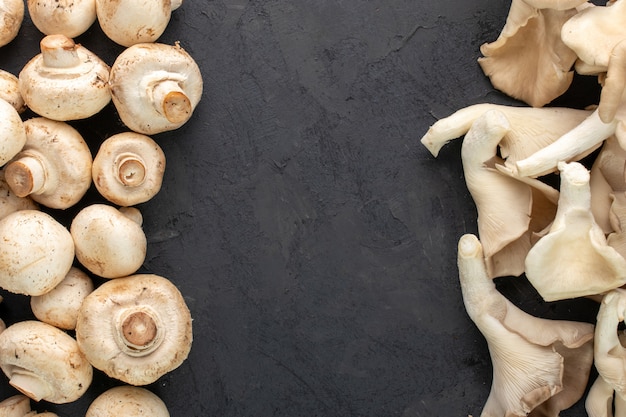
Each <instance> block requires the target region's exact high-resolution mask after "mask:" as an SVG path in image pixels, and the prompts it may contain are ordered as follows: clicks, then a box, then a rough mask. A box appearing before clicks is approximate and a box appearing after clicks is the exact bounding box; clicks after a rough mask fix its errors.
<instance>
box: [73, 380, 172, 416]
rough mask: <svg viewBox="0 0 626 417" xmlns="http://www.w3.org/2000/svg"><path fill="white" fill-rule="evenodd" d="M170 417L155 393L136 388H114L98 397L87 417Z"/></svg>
mask: <svg viewBox="0 0 626 417" xmlns="http://www.w3.org/2000/svg"><path fill="white" fill-rule="evenodd" d="M119 416H125V417H144V416H150V417H170V413H169V411H168V410H167V406H166V405H165V403H164V402H163V400H161V399H160V398H159V397H158V396H157V395H156V394H154V393H153V392H151V391H149V390H147V389H145V388H141V387H134V386H127V385H124V386H119V387H113V388H110V389H108V390H106V391H104V392H103V393H102V394H100V395H99V396H98V397H96V399H95V400H93V402H92V403H91V405H90V406H89V408H88V409H87V413H86V414H85V417H119Z"/></svg>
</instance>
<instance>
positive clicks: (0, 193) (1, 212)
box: [0, 169, 39, 219]
mask: <svg viewBox="0 0 626 417" xmlns="http://www.w3.org/2000/svg"><path fill="white" fill-rule="evenodd" d="M38 209H39V205H37V203H35V201H33V199H32V198H30V197H28V196H26V197H18V196H17V195H15V193H14V192H13V191H11V188H10V187H9V184H7V182H6V180H5V179H4V170H2V169H0V219H2V218H4V217H6V216H7V215H9V214H11V213H13V212H14V211H18V210H38Z"/></svg>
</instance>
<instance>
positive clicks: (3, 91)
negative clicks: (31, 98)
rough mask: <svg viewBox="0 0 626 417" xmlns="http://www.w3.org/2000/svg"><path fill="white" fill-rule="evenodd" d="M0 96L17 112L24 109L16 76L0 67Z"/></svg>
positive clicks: (21, 111) (24, 104)
mask: <svg viewBox="0 0 626 417" xmlns="http://www.w3.org/2000/svg"><path fill="white" fill-rule="evenodd" d="M0 98H1V99H2V100H6V101H8V102H9V103H10V104H11V105H12V106H13V107H14V108H15V110H17V112H18V113H23V112H24V111H25V110H26V103H24V99H23V98H22V95H21V94H20V88H19V85H18V79H17V77H16V76H15V75H13V74H11V73H10V72H9V71H5V70H2V69H0Z"/></svg>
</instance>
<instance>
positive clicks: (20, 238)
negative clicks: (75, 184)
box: [0, 210, 74, 295]
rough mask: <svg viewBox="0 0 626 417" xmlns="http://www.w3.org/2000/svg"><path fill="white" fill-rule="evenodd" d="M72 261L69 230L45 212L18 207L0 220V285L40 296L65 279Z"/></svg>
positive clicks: (21, 292)
mask: <svg viewBox="0 0 626 417" xmlns="http://www.w3.org/2000/svg"><path fill="white" fill-rule="evenodd" d="M73 262H74V242H73V240H72V236H71V235H70V232H69V231H68V230H67V229H66V228H65V226H63V225H62V224H60V223H59V222H58V221H57V220H55V219H54V218H53V217H52V216H50V215H49V214H47V213H44V212H42V211H38V210H19V211H16V212H13V213H11V214H9V215H7V216H6V217H4V218H3V219H0V287H2V288H4V289H5V290H7V291H10V292H13V293H17V294H26V295H41V294H45V293H46V292H48V291H50V290H52V289H53V288H54V287H56V286H57V284H58V283H59V282H61V281H62V280H63V278H65V275H66V274H67V273H68V271H69V270H70V268H71V267H72V263H73Z"/></svg>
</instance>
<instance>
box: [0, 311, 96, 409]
mask: <svg viewBox="0 0 626 417" xmlns="http://www.w3.org/2000/svg"><path fill="white" fill-rule="evenodd" d="M0 368H1V369H2V371H3V372H4V374H5V375H6V376H7V377H8V378H9V384H11V385H12V386H13V387H14V388H16V389H17V390H19V391H20V392H21V393H22V394H24V395H26V396H28V397H30V398H31V399H33V400H35V401H40V400H45V401H48V402H51V403H55V404H64V403H68V402H72V401H75V400H77V399H78V398H80V397H81V396H82V395H83V394H84V393H85V392H86V391H87V388H89V385H90V384H91V381H92V378H93V368H92V366H91V365H90V364H89V362H88V361H87V360H86V359H85V356H84V355H83V354H82V353H81V351H80V350H79V349H78V344H77V343H76V340H74V338H72V337H71V336H70V335H68V334H67V333H65V332H64V331H63V330H60V329H57V328H56V327H54V326H51V325H49V324H46V323H43V322H40V321H36V320H26V321H21V322H17V323H15V324H12V325H11V326H9V327H7V328H6V330H4V331H3V332H2V333H0Z"/></svg>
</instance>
